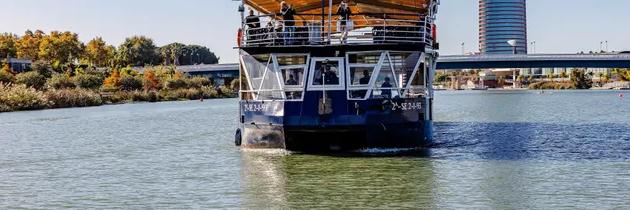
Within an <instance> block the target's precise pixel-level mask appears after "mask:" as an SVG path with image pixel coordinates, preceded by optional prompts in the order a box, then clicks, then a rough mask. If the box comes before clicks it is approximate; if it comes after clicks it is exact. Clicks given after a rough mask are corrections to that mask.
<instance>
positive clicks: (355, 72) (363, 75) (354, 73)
mask: <svg viewBox="0 0 630 210" xmlns="http://www.w3.org/2000/svg"><path fill="white" fill-rule="evenodd" d="M373 73H374V67H350V81H351V82H350V85H352V86H362V85H369V84H370V79H371V77H372V75H373ZM368 87H369V86H368Z"/></svg>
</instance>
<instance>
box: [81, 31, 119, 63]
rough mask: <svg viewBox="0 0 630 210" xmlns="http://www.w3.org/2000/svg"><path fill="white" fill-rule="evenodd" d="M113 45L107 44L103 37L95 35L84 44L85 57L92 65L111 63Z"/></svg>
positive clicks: (113, 50)
mask: <svg viewBox="0 0 630 210" xmlns="http://www.w3.org/2000/svg"><path fill="white" fill-rule="evenodd" d="M115 51H116V50H115V48H114V46H111V45H107V43H105V41H103V38H101V37H96V38H94V39H92V40H90V42H88V44H87V45H86V46H85V57H86V59H87V60H88V62H89V63H90V64H92V65H93V66H101V67H102V66H108V65H111V64H112V63H111V61H112V59H114V53H115Z"/></svg>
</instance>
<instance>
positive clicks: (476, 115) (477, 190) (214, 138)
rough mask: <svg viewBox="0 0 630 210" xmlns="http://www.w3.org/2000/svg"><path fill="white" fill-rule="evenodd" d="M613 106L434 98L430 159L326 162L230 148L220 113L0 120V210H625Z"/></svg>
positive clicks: (125, 111)
mask: <svg viewBox="0 0 630 210" xmlns="http://www.w3.org/2000/svg"><path fill="white" fill-rule="evenodd" d="M619 93H620V92H619V91H597V92H594V91H567V92H546V93H545V94H538V93H536V92H504V91H486V92H438V93H436V100H435V105H436V107H435V112H436V113H435V120H436V123H435V125H436V127H435V137H436V143H435V145H434V146H432V147H431V148H428V149H425V150H421V151H404V150H401V151H393V150H364V151H358V152H356V153H351V154H335V155H305V154H293V153H290V152H286V151H281V150H246V151H242V150H240V149H239V148H237V147H234V146H233V134H234V129H235V126H236V120H237V118H236V116H237V106H236V103H237V101H236V100H233V99H230V100H206V101H205V102H199V101H188V102H169V103H156V104H126V105H111V106H102V107H91V108H78V109H57V110H44V111H33V112H15V113H2V114H0V209H21V208H26V209H31V208H34V209H38V208H41V209H57V208H75V209H85V208H99V209H102V208H106V209H118V208H120V209H166V208H169V209H170V208H177V209H190V208H197V209H198V208H201V209H206V208H222V209H278V208H300V209H303V208H307V209H312V208H325V207H328V208H359V209H367V208H379V209H382V208H424V209H466V208H472V209H488V208H495V209H562V208H567V209H573V208H575V207H578V208H584V209H609V208H622V209H628V208H630V199H629V198H630V98H625V99H622V98H620V97H619ZM625 95H627V96H630V92H625Z"/></svg>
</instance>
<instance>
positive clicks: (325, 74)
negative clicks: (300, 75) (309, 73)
mask: <svg viewBox="0 0 630 210" xmlns="http://www.w3.org/2000/svg"><path fill="white" fill-rule="evenodd" d="M339 76H340V71H339V61H337V60H328V59H326V60H320V61H315V66H314V70H313V80H312V83H311V85H313V86H328V85H333V86H338V85H340V84H341V83H340V79H339V78H340V77H339Z"/></svg>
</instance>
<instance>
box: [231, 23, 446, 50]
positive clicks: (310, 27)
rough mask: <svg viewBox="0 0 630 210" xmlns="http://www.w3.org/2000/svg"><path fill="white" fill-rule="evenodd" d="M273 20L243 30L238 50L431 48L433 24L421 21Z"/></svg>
mask: <svg viewBox="0 0 630 210" xmlns="http://www.w3.org/2000/svg"><path fill="white" fill-rule="evenodd" d="M286 23H289V22H285V21H282V20H275V19H274V18H272V19H271V20H270V21H268V22H266V23H265V22H263V21H261V22H259V23H251V22H250V23H249V24H259V25H260V26H261V27H260V28H252V27H248V26H245V27H246V29H245V34H244V37H243V39H242V43H241V46H244V47H259V46H260V47H263V46H309V45H339V44H391V43H406V44H425V45H427V46H432V45H433V37H432V36H431V27H432V24H431V23H430V22H429V21H425V20H424V19H423V20H420V21H418V20H401V19H361V20H352V21H347V22H346V21H333V22H332V23H330V22H328V21H324V22H322V21H317V20H313V21H305V20H296V21H290V23H292V24H289V25H292V26H286Z"/></svg>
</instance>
